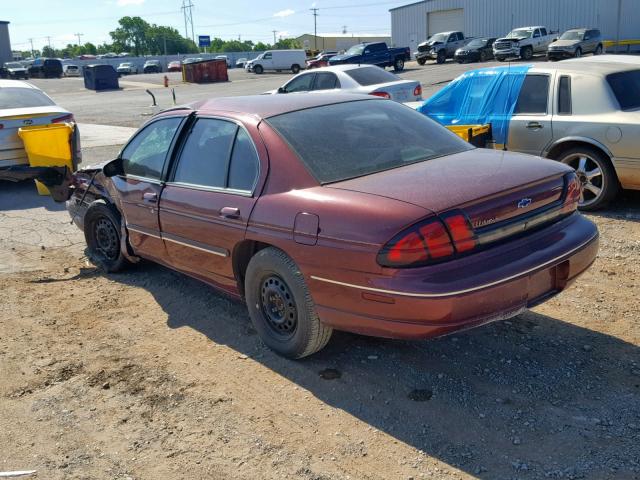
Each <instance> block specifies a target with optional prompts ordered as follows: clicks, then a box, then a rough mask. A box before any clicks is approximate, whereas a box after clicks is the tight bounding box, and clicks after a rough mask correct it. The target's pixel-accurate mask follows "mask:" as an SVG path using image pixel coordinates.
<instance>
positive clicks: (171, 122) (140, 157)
mask: <svg viewBox="0 0 640 480" xmlns="http://www.w3.org/2000/svg"><path fill="white" fill-rule="evenodd" d="M181 122H182V117H172V118H166V119H162V120H157V121H155V122H153V123H152V124H150V125H148V126H147V127H145V128H144V129H143V130H142V131H141V132H140V133H139V134H138V135H136V136H135V137H134V138H133V140H131V141H130V142H129V144H128V145H127V146H126V147H125V148H124V150H123V151H122V154H121V158H122V169H123V171H124V173H125V174H126V175H134V176H137V177H144V178H149V179H152V180H159V179H160V178H161V177H162V168H163V166H164V161H165V158H166V157H167V152H168V150H169V147H170V146H171V142H172V141H173V137H174V136H175V134H176V131H177V130H178V127H179V126H180V123H181Z"/></svg>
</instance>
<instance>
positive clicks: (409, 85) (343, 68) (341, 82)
mask: <svg viewBox="0 0 640 480" xmlns="http://www.w3.org/2000/svg"><path fill="white" fill-rule="evenodd" d="M302 92H313V93H360V94H364V95H374V96H376V97H382V98H388V99H391V100H394V101H396V102H401V103H402V102H415V101H418V100H422V86H421V85H420V82H418V81H416V80H404V79H402V78H400V77H398V76H397V75H394V74H393V73H391V72H387V71H386V70H384V69H383V68H380V67H376V66H375V65H362V66H359V65H336V66H334V67H323V68H319V69H313V70H312V71H308V72H302V73H299V74H298V75H296V76H295V77H293V78H292V79H291V80H289V81H288V82H287V83H285V84H284V85H283V86H282V87H280V88H278V89H277V90H271V91H270V92H267V93H271V94H279V93H302Z"/></svg>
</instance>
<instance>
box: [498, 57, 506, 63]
mask: <svg viewBox="0 0 640 480" xmlns="http://www.w3.org/2000/svg"><path fill="white" fill-rule="evenodd" d="M496 60H498V61H499V62H504V61H505V60H506V58H505V57H496Z"/></svg>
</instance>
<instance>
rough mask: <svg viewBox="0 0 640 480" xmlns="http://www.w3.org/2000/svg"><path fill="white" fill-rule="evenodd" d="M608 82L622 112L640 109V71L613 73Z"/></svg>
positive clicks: (608, 77)
mask: <svg viewBox="0 0 640 480" xmlns="http://www.w3.org/2000/svg"><path fill="white" fill-rule="evenodd" d="M607 82H609V86H610V87H611V90H613V94H614V95H615V96H616V99H617V100H618V103H619V104H620V108H621V109H622V110H635V109H636V108H640V70H632V71H630V72H618V73H612V74H611V75H607Z"/></svg>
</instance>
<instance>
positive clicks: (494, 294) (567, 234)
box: [309, 214, 598, 339]
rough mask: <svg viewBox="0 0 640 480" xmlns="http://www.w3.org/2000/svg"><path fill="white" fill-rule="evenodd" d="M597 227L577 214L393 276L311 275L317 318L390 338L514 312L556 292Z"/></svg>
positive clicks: (573, 274) (579, 266)
mask: <svg viewBox="0 0 640 480" xmlns="http://www.w3.org/2000/svg"><path fill="white" fill-rule="evenodd" d="M597 252H598V231H597V229H596V227H595V225H594V224H593V223H591V222H590V221H589V220H587V219H586V218H584V217H582V216H581V215H579V214H574V215H571V216H570V217H568V218H566V219H564V220H562V221H560V222H558V223H556V224H554V225H552V226H550V227H547V228H545V229H542V230H539V231H537V232H535V233H533V234H530V235H527V236H526V237H522V238H520V239H518V240H515V241H511V242H509V243H505V244H502V245H497V246H494V247H492V248H489V249H487V250H485V251H481V252H478V253H476V254H473V255H470V256H467V257H463V258H460V259H458V260H454V261H451V262H445V263H442V264H439V265H433V266H430V267H422V268H416V269H406V270H395V271H394V273H393V274H392V275H386V276H375V275H369V274H362V273H360V274H359V275H358V274H357V273H354V272H350V273H345V272H343V275H342V277H338V276H337V275H336V276H335V277H333V276H331V274H330V273H329V274H327V273H326V272H324V273H322V272H318V273H317V274H311V275H310V276H309V277H310V279H309V285H310V289H311V294H312V296H313V298H314V301H315V303H316V306H317V311H318V314H319V316H320V318H321V319H322V321H323V322H324V323H326V324H328V325H331V326H333V327H335V328H337V329H340V330H348V331H352V332H356V333H361V334H365V335H375V336H382V337H390V338H409V339H411V338H413V339H417V338H429V337H435V336H439V335H444V334H447V333H451V332H455V331H458V330H465V329H468V328H472V327H476V326H479V325H483V324H485V323H489V322H492V321H496V320H502V319H506V318H509V317H512V316H515V315H518V314H519V313H521V312H522V311H523V310H525V309H526V308H529V307H532V306H535V305H537V304H539V303H542V302H544V301H546V300H547V299H549V298H551V297H553V296H554V295H556V294H558V293H559V292H561V291H562V290H564V289H565V288H566V287H567V286H568V285H570V284H571V282H572V281H573V280H575V279H576V278H577V277H578V276H579V275H580V274H581V273H582V272H584V271H585V270H586V269H587V268H588V267H589V266H590V265H591V264H592V263H593V261H594V260H595V258H596V255H597Z"/></svg>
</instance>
